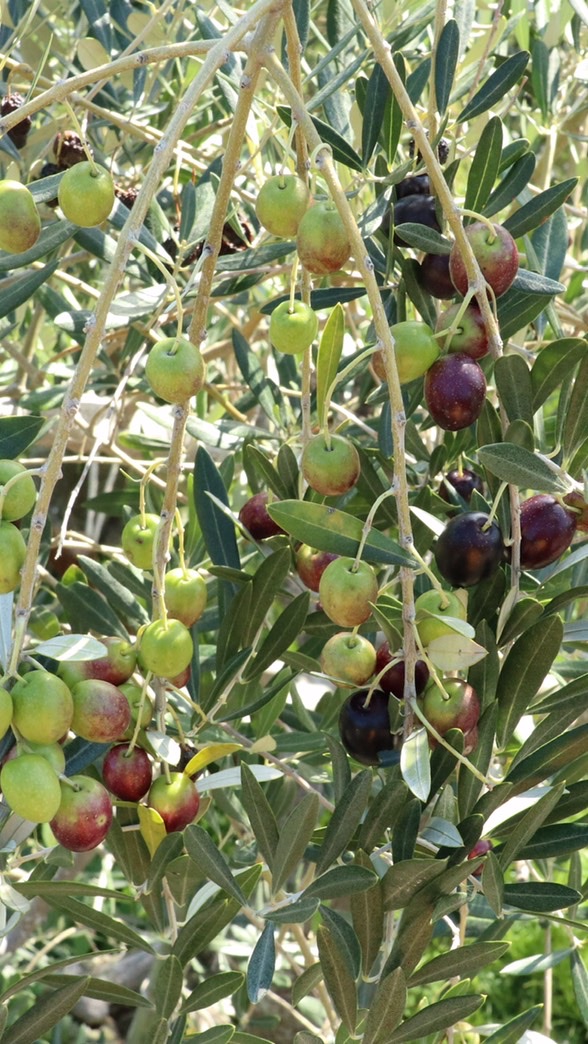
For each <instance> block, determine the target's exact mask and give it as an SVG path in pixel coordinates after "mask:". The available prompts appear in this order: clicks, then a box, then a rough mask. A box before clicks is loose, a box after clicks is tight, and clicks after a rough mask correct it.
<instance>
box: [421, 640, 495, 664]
mask: <svg viewBox="0 0 588 1044" xmlns="http://www.w3.org/2000/svg"><path fill="white" fill-rule="evenodd" d="M427 655H428V656H429V659H430V660H432V662H433V664H434V666H435V667H438V668H439V670H440V671H458V670H459V671H461V670H463V669H464V668H465V667H472V666H473V665H474V664H475V663H478V662H479V661H480V660H483V659H484V657H485V656H487V655H488V650H487V649H484V648H483V646H481V645H478V643H477V642H474V641H473V640H472V639H471V638H464V637H463V635H461V634H443V635H441V637H440V638H434V639H433V641H432V642H429V644H428V646H427Z"/></svg>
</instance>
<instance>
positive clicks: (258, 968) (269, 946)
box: [247, 921, 276, 1004]
mask: <svg viewBox="0 0 588 1044" xmlns="http://www.w3.org/2000/svg"><path fill="white" fill-rule="evenodd" d="M274 932H275V928H274V926H273V924H270V922H269V921H268V923H267V924H266V925H265V926H264V929H263V931H262V933H261V935H260V936H259V939H258V940H257V942H256V944H255V946H254V947H253V952H252V954H251V957H250V958H249V964H248V965H247V996H248V998H249V1000H250V1001H251V1003H252V1004H258V1003H259V1001H260V1000H262V999H263V997H265V994H266V993H267V991H268V990H269V988H270V986H271V984H272V979H273V977H274V971H275V968H276V943H275V938H274Z"/></svg>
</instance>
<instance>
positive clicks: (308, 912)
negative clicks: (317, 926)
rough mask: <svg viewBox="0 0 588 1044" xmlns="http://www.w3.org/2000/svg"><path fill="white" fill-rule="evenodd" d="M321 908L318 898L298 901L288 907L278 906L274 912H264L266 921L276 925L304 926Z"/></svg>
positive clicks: (287, 905)
mask: <svg viewBox="0 0 588 1044" xmlns="http://www.w3.org/2000/svg"><path fill="white" fill-rule="evenodd" d="M318 907H319V900H318V899H317V898H312V897H311V898H310V899H297V900H296V902H293V903H287V904H286V906H276V907H274V909H273V910H267V909H266V910H264V916H265V919H266V921H272V922H273V923H274V924H304V922H305V921H309V920H310V918H311V917H314V915H315V913H316V911H317V910H318Z"/></svg>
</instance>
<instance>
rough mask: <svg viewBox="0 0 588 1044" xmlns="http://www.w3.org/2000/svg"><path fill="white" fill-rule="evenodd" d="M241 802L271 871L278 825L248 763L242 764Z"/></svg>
mask: <svg viewBox="0 0 588 1044" xmlns="http://www.w3.org/2000/svg"><path fill="white" fill-rule="evenodd" d="M241 800H242V802H243V807H244V808H245V811H246V813H247V815H248V816H249V822H250V823H251V828H252V830H253V834H254V837H255V840H256V841H257V845H258V847H259V850H260V852H261V854H262V855H263V858H264V859H265V861H266V863H267V865H268V866H269V868H270V870H271V868H272V864H273V859H274V852H275V851H276V846H277V844H278V836H279V833H278V824H277V822H276V817H275V816H274V813H273V810H272V807H271V805H270V803H269V801H268V799H267V798H266V796H265V792H264V790H263V788H262V787H261V785H260V784H259V783H258V781H257V780H256V778H255V776H254V775H253V772H252V771H251V769H250V768H249V765H247V763H246V762H244V761H242V762H241Z"/></svg>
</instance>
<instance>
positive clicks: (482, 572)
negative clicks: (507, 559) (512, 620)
mask: <svg viewBox="0 0 588 1044" xmlns="http://www.w3.org/2000/svg"><path fill="white" fill-rule="evenodd" d="M488 517H489V516H488V515H486V514H485V513H484V512H483V511H468V512H466V513H465V514H463V515H457V517H456V518H452V519H451V522H448V524H447V525H446V527H445V529H444V530H443V532H442V533H441V536H440V537H439V539H438V540H437V544H436V547H435V561H436V563H437V568H438V570H439V572H440V573H441V576H442V577H443V579H444V580H447V583H449V584H451V586H452V587H472V586H473V585H474V584H479V583H480V581H481V580H488V578H489V577H491V576H492V575H493V574H494V573H495V572H496V570H497V569H498V568H499V567H500V564H501V562H502V561H503V560H504V541H503V539H502V532H501V530H500V527H499V525H498V524H497V523H496V522H491V523H490V525H489V526H488V528H484V527H485V526H486V525H487V523H488Z"/></svg>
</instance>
